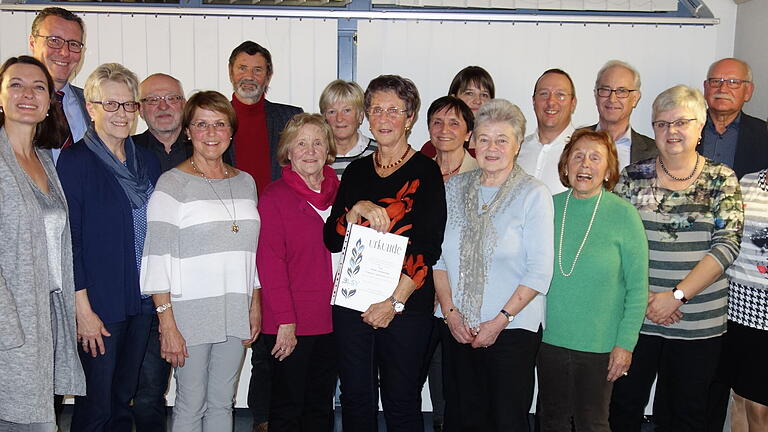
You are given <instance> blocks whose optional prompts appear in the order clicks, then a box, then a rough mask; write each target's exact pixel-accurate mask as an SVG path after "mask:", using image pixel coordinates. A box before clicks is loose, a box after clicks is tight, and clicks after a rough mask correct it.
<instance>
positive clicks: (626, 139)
mask: <svg viewBox="0 0 768 432" xmlns="http://www.w3.org/2000/svg"><path fill="white" fill-rule="evenodd" d="M640 96H641V94H640V73H639V72H638V71H637V70H636V69H635V68H634V67H632V66H631V65H630V64H629V63H626V62H623V61H620V60H611V61H609V62H608V63H606V64H605V65H604V66H603V67H602V68H601V69H600V71H599V72H597V79H596V80H595V103H596V104H597V112H598V113H599V115H600V119H599V121H598V123H597V124H594V125H592V126H590V127H589V128H590V129H592V130H604V131H607V132H608V134H610V135H611V137H612V138H613V141H614V142H615V143H616V152H617V153H618V156H619V171H621V169H623V168H624V167H625V166H627V165H629V164H630V163H634V162H637V161H640V160H643V159H648V158H651V157H654V156H656V155H657V154H658V150H657V149H656V142H655V141H654V140H653V139H652V138H649V137H647V136H645V135H642V134H639V133H637V132H636V131H635V130H634V129H632V126H630V124H629V119H630V117H631V116H632V111H633V110H634V109H635V107H636V106H637V103H638V102H639V101H640Z"/></svg>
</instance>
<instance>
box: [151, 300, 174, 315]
mask: <svg viewBox="0 0 768 432" xmlns="http://www.w3.org/2000/svg"><path fill="white" fill-rule="evenodd" d="M172 307H173V306H171V304H170V303H165V304H161V305H160V306H158V307H156V308H155V312H157V313H159V314H161V313H163V312H165V311H166V310H168V309H170V308H172Z"/></svg>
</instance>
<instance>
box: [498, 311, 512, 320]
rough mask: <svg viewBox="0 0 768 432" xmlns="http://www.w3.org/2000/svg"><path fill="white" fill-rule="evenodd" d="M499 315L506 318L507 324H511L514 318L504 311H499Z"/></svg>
mask: <svg viewBox="0 0 768 432" xmlns="http://www.w3.org/2000/svg"><path fill="white" fill-rule="evenodd" d="M499 313H500V314H502V315H504V316H505V317H506V318H507V322H510V323H511V322H512V321H513V320H514V319H515V316H514V315H512V314H511V313H509V312H507V311H505V310H504V309H502V310H500V311H499Z"/></svg>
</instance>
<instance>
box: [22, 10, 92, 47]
mask: <svg viewBox="0 0 768 432" xmlns="http://www.w3.org/2000/svg"><path fill="white" fill-rule="evenodd" d="M49 16H55V17H59V18H61V19H65V20H67V21H72V22H76V23H77V25H79V26H80V33H82V34H83V35H85V24H84V23H83V19H82V18H80V17H79V16H77V15H75V14H73V13H72V12H70V11H68V10H66V9H64V8H60V7H47V8H45V9H43V10H41V11H40V12H38V13H37V16H35V19H34V20H32V34H33V35H36V34H37V31H38V30H39V29H40V24H41V23H42V22H43V21H44V20H45V19H46V18H48V17H49ZM46 36H49V35H46ZM80 42H82V41H80Z"/></svg>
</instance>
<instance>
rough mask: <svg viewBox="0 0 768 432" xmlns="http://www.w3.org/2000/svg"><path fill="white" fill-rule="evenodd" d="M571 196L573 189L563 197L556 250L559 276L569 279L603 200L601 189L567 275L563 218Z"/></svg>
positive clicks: (566, 212)
mask: <svg viewBox="0 0 768 432" xmlns="http://www.w3.org/2000/svg"><path fill="white" fill-rule="evenodd" d="M572 194H573V189H571V190H570V191H569V192H568V196H566V197H565V207H563V222H562V224H561V225H560V247H559V248H558V249H557V263H558V265H559V266H560V274H561V275H563V276H565V277H569V276H570V275H572V274H573V269H575V268H576V261H578V260H579V256H580V255H581V251H582V249H584V244H586V243H587V237H589V232H590V231H591V230H592V224H593V223H594V222H595V215H596V214H597V208H598V207H600V200H602V199H603V189H600V195H599V196H598V197H597V202H596V203H595V209H594V210H592V218H591V219H590V220H589V225H588V226H587V232H586V233H585V234H584V238H583V239H582V240H581V245H580V246H579V250H578V251H576V257H574V258H573V264H571V271H569V272H568V273H566V272H565V270H563V237H564V236H563V234H564V233H565V217H566V215H567V214H568V201H569V200H570V199H571V195H572Z"/></svg>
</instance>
